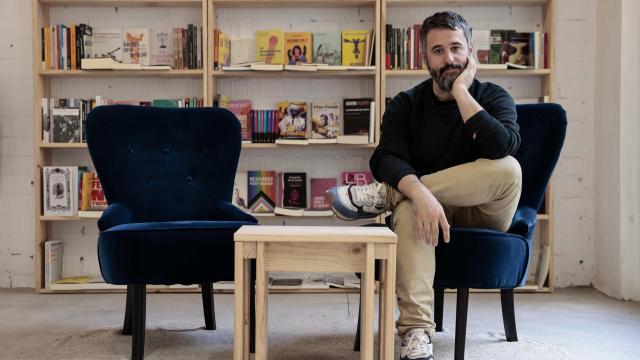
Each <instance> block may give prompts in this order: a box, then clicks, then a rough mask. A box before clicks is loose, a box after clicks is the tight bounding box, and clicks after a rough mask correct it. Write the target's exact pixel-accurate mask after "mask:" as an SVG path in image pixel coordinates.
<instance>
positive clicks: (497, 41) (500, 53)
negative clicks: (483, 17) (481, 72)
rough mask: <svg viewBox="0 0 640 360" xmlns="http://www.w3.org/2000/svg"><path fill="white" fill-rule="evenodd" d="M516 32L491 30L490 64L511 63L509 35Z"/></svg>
mask: <svg viewBox="0 0 640 360" xmlns="http://www.w3.org/2000/svg"><path fill="white" fill-rule="evenodd" d="M513 32H515V31H514V30H491V44H490V45H489V63H490V64H506V63H507V62H509V53H508V48H509V34H510V33H513Z"/></svg>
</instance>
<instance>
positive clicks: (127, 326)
mask: <svg viewBox="0 0 640 360" xmlns="http://www.w3.org/2000/svg"><path fill="white" fill-rule="evenodd" d="M131 286H132V285H127V300H126V305H125V308H124V325H122V335H131V296H132V295H131V292H132V290H131V289H132V288H131Z"/></svg>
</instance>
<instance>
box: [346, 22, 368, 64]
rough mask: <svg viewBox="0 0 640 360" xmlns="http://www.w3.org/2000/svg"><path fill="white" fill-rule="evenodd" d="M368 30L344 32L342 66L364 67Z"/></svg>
mask: <svg viewBox="0 0 640 360" xmlns="http://www.w3.org/2000/svg"><path fill="white" fill-rule="evenodd" d="M368 33H369V31H368V30H349V31H343V32H342V65H347V66H351V65H364V63H365V46H366V42H367V41H366V40H367V34H368Z"/></svg>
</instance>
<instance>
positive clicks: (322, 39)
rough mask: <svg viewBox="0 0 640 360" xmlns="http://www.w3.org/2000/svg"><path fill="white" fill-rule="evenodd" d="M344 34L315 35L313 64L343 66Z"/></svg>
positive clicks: (321, 33) (326, 33)
mask: <svg viewBox="0 0 640 360" xmlns="http://www.w3.org/2000/svg"><path fill="white" fill-rule="evenodd" d="M341 40H342V34H341V33H339V32H337V31H336V32H317V33H313V62H314V63H316V64H329V65H342V44H341V43H340V41H341Z"/></svg>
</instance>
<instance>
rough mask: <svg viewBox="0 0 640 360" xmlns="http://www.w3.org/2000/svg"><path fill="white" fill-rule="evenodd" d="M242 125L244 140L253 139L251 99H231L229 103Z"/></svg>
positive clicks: (230, 108)
mask: <svg viewBox="0 0 640 360" xmlns="http://www.w3.org/2000/svg"><path fill="white" fill-rule="evenodd" d="M228 106H229V107H228V109H229V111H231V112H232V113H233V114H234V115H235V116H236V118H237V119H238V121H239V122H240V126H241V127H242V141H249V142H250V141H251V122H250V119H249V117H250V116H251V100H247V99H243V100H231V101H230V102H229V105H228Z"/></svg>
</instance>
